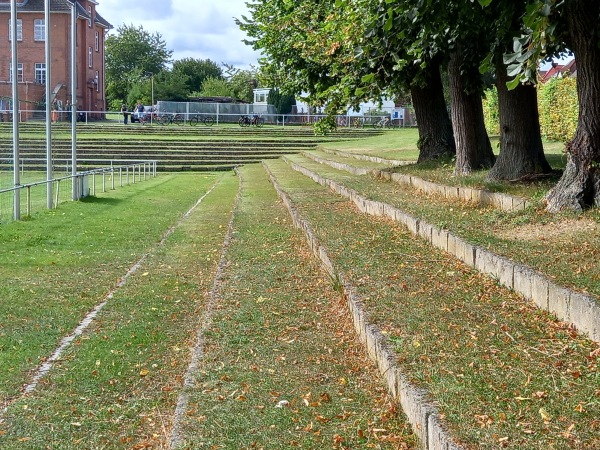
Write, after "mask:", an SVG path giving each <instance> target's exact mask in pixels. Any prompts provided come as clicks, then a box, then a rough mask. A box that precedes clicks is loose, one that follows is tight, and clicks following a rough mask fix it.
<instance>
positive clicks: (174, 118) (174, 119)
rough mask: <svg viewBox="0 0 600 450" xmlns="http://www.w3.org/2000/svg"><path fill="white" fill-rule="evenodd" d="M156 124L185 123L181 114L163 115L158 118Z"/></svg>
mask: <svg viewBox="0 0 600 450" xmlns="http://www.w3.org/2000/svg"><path fill="white" fill-rule="evenodd" d="M158 122H159V123H160V124H161V125H170V124H172V123H174V124H176V125H183V124H184V123H185V118H184V117H183V115H182V114H163V115H161V116H159V117H158Z"/></svg>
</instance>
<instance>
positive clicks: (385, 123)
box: [373, 117, 392, 128]
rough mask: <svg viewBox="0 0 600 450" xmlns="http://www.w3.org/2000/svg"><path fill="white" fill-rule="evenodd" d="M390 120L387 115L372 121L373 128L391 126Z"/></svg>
mask: <svg viewBox="0 0 600 450" xmlns="http://www.w3.org/2000/svg"><path fill="white" fill-rule="evenodd" d="M391 127H392V121H391V120H390V118H389V117H382V118H381V119H379V121H378V122H374V123H373V128H391Z"/></svg>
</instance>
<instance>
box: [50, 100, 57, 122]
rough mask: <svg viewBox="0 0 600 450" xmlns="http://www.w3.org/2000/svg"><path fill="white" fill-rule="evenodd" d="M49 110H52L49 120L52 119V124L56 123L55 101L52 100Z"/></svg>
mask: <svg viewBox="0 0 600 450" xmlns="http://www.w3.org/2000/svg"><path fill="white" fill-rule="evenodd" d="M51 109H52V113H51V114H52V115H51V117H50V118H51V119H52V122H56V121H58V102H57V101H56V99H54V100H52V106H51Z"/></svg>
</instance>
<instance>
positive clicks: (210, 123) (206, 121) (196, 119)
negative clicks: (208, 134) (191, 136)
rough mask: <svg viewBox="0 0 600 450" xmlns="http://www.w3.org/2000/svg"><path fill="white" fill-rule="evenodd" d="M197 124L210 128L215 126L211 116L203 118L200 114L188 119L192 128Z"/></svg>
mask: <svg viewBox="0 0 600 450" xmlns="http://www.w3.org/2000/svg"><path fill="white" fill-rule="evenodd" d="M199 123H202V124H204V125H206V126H209V127H211V126H213V125H214V124H215V118H214V117H212V116H204V115H202V114H198V115H196V116H194V117H192V118H191V119H190V125H191V126H193V127H195V126H196V125H198V124H199Z"/></svg>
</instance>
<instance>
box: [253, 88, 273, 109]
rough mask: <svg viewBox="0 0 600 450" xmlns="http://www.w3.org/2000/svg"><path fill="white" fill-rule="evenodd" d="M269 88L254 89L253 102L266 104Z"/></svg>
mask: <svg viewBox="0 0 600 450" xmlns="http://www.w3.org/2000/svg"><path fill="white" fill-rule="evenodd" d="M270 90H271V88H258V89H254V90H253V92H254V104H255V105H268V104H269V103H268V102H269V91H270Z"/></svg>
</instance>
